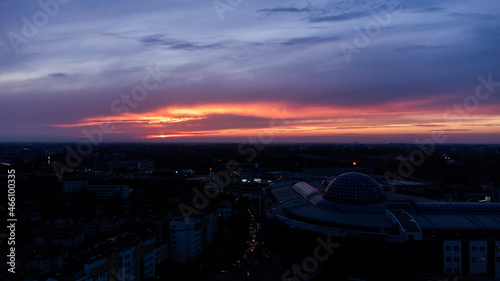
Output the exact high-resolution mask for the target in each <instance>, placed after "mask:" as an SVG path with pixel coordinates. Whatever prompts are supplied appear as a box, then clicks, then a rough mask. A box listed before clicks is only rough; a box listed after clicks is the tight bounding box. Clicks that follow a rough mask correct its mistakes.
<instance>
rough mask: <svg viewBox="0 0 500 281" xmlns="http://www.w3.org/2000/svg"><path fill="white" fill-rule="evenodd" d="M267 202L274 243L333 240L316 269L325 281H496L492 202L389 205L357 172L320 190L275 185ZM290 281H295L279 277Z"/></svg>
mask: <svg viewBox="0 0 500 281" xmlns="http://www.w3.org/2000/svg"><path fill="white" fill-rule="evenodd" d="M266 197H267V202H268V207H267V208H268V213H267V216H268V218H269V219H270V220H271V222H273V223H274V222H278V223H274V225H275V226H274V231H273V236H274V239H275V240H276V241H282V243H283V244H288V246H290V247H292V246H293V245H297V244H301V243H300V242H301V241H300V240H301V239H302V238H301V237H307V236H308V235H309V236H310V237H311V238H312V239H310V240H311V241H313V240H314V237H315V236H318V235H320V236H323V237H324V236H325V235H332V237H333V238H332V239H333V240H334V241H335V242H338V243H340V244H341V246H340V247H339V248H338V250H337V251H336V252H335V253H334V254H332V257H331V258H330V259H329V260H328V261H327V262H326V264H325V266H324V267H323V271H324V272H329V273H328V274H331V275H330V276H332V278H333V279H332V280H334V279H335V276H337V277H338V278H339V280H341V279H342V278H341V277H343V278H345V276H356V277H359V278H366V279H369V280H375V279H377V280H378V279H385V280H419V278H420V280H439V278H438V277H436V276H440V277H446V278H448V280H454V278H457V279H456V280H461V279H459V278H465V277H467V278H472V279H463V280H475V279H474V278H481V277H484V278H488V279H487V280H500V204H498V203H454V202H436V201H434V202H432V201H431V200H426V199H425V198H423V199H422V200H418V199H416V200H411V201H408V199H407V198H405V199H403V197H401V198H400V199H399V200H398V197H397V196H392V197H394V198H395V199H393V200H391V201H388V200H386V196H385V193H384V191H383V189H382V187H381V186H380V184H379V183H378V182H377V181H375V180H374V179H372V178H371V177H370V176H368V175H365V174H362V173H358V172H349V173H344V174H342V175H339V176H337V177H336V178H335V179H334V180H332V181H331V182H330V184H329V185H328V187H327V188H326V189H325V190H321V189H317V188H314V187H312V186H311V185H309V184H307V183H304V182H299V183H295V184H294V183H293V182H285V183H280V184H276V185H273V186H271V187H270V188H268V189H267V191H266ZM405 200H406V201H405ZM273 223H271V225H273ZM285 248H286V245H285ZM309 248H310V249H311V251H312V249H314V246H309ZM310 254H312V252H311V253H310ZM291 262H295V263H296V262H298V261H293V260H292V261H291ZM287 274H288V273H287ZM422 276H428V277H429V278H424V277H422ZM432 276H434V277H435V278H434V279H433V278H432ZM293 278H299V279H301V278H302V277H300V276H298V274H294V273H291V274H288V276H284V280H286V279H290V280H297V279H293ZM402 278H403V279H402ZM441 280H444V278H441Z"/></svg>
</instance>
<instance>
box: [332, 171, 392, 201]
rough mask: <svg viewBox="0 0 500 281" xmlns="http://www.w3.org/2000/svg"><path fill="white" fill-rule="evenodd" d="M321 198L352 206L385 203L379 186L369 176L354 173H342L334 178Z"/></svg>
mask: <svg viewBox="0 0 500 281" xmlns="http://www.w3.org/2000/svg"><path fill="white" fill-rule="evenodd" d="M323 198H325V199H326V200H329V201H333V202H337V203H341V204H352V205H369V204H379V203H383V202H385V194H384V191H383V190H382V187H381V186H380V184H378V182H376V181H375V180H374V179H372V178H371V177H370V176H368V175H365V174H362V173H356V172H349V173H344V174H341V175H339V176H337V177H336V178H334V179H333V180H332V181H331V182H330V184H329V185H328V187H327V188H326V190H325V193H324V194H323Z"/></svg>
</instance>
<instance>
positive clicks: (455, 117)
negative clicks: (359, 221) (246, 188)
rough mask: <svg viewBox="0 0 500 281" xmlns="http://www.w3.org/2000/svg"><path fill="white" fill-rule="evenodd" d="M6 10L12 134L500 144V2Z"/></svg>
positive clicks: (6, 88)
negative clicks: (437, 140) (98, 133)
mask: <svg viewBox="0 0 500 281" xmlns="http://www.w3.org/2000/svg"><path fill="white" fill-rule="evenodd" d="M0 11H1V12H0V13H1V14H2V16H1V17H0V33H1V34H2V36H1V37H0V38H1V39H0V65H2V67H1V69H0V97H1V100H2V102H1V103H0V112H1V113H0V117H1V118H0V120H1V121H0V131H1V132H2V133H1V134H0V142H9V141H30V142H31V141H42V142H43V141H46V142H51V141H78V140H81V139H84V138H86V135H88V132H92V131H95V130H99V131H101V132H102V133H103V139H102V141H103V142H115V141H136V142H145V141H148V142H149V141H168V142H225V141H231V142H232V141H245V140H247V139H248V138H252V137H253V138H259V137H260V141H261V142H268V141H276V142H280V141H282V142H284V141H286V142H356V141H358V142H373V143H383V142H410V143H413V142H415V140H424V139H429V138H432V136H433V135H434V136H438V137H439V138H440V139H441V140H443V142H447V143H495V144H498V143H500V111H499V110H498V109H499V108H500V107H499V105H500V98H499V95H498V93H499V91H500V65H499V64H498V58H499V54H500V53H499V50H498V45H499V43H500V41H499V39H498V38H500V36H498V35H500V34H499V33H500V28H499V26H500V20H499V19H500V17H499V13H500V3H498V2H495V1H479V0H477V1H476V0H471V1H461V2H459V3H456V2H454V1H319V2H318V1H315V2H314V3H311V2H306V1H280V2H277V3H268V2H265V1H244V0H238V1H224V0H216V1H213V2H212V1H209V2H205V3H200V2H194V1H167V2H158V1H155V2H153V1H149V2H145V3H137V2H135V1H120V2H118V1H107V2H106V3H101V2H99V1H85V3H81V2H77V1H63V0H59V1H56V0H47V1H43V0H42V1H40V2H36V1H11V0H8V1H2V3H0Z"/></svg>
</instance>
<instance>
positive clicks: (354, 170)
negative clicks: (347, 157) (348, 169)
mask: <svg viewBox="0 0 500 281" xmlns="http://www.w3.org/2000/svg"><path fill="white" fill-rule="evenodd" d="M352 166H353V172H354V173H355V174H356V162H352Z"/></svg>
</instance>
